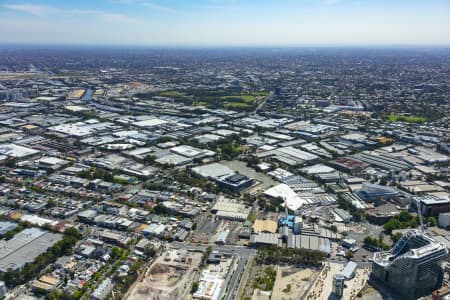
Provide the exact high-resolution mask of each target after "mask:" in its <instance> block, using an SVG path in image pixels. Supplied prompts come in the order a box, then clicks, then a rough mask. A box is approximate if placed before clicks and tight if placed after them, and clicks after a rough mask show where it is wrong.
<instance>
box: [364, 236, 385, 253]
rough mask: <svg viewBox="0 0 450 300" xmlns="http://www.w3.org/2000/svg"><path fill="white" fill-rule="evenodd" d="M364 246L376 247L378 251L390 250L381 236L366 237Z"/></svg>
mask: <svg viewBox="0 0 450 300" xmlns="http://www.w3.org/2000/svg"><path fill="white" fill-rule="evenodd" d="M364 246H369V247H374V248H377V249H382V250H388V249H389V245H388V244H386V242H385V241H383V239H382V238H381V236H380V237H379V238H378V239H377V238H373V237H371V236H366V237H365V238H364Z"/></svg>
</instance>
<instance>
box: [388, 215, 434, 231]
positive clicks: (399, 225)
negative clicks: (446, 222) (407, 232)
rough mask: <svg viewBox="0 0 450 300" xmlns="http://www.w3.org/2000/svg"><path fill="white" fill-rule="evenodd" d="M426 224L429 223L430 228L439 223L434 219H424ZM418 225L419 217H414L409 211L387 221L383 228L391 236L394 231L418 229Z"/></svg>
mask: <svg viewBox="0 0 450 300" xmlns="http://www.w3.org/2000/svg"><path fill="white" fill-rule="evenodd" d="M424 222H425V223H428V224H429V225H430V226H436V223H437V222H436V219H435V218H434V217H429V218H424ZM418 225H419V217H418V216H414V215H412V214H410V213H409V212H407V211H402V212H401V213H400V214H398V215H396V216H394V217H393V218H392V219H390V220H389V221H387V222H386V223H385V224H384V225H383V228H384V230H385V231H386V232H387V233H388V234H391V233H392V231H393V230H396V229H406V228H416V227H417V226H418Z"/></svg>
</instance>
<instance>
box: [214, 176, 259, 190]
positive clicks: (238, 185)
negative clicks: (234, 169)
mask: <svg viewBox="0 0 450 300" xmlns="http://www.w3.org/2000/svg"><path fill="white" fill-rule="evenodd" d="M216 182H217V185H218V186H220V187H221V188H224V189H227V190H230V191H232V192H234V193H239V192H242V191H243V190H245V189H247V188H249V187H251V186H252V185H253V179H251V178H248V177H247V176H244V175H240V174H231V175H225V176H222V177H219V178H217V179H216Z"/></svg>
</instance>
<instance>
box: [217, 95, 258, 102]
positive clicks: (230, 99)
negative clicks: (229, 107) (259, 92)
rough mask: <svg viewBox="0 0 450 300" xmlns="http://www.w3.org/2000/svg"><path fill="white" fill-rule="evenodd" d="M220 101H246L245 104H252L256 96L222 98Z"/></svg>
mask: <svg viewBox="0 0 450 300" xmlns="http://www.w3.org/2000/svg"><path fill="white" fill-rule="evenodd" d="M220 99H222V100H228V101H244V102H245V103H250V102H253V101H255V99H256V96H253V95H239V96H223V97H220Z"/></svg>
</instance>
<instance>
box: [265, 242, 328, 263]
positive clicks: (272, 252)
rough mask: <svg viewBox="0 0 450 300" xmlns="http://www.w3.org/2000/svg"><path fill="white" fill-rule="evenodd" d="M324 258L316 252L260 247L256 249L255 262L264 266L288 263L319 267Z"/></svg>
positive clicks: (322, 254)
mask: <svg viewBox="0 0 450 300" xmlns="http://www.w3.org/2000/svg"><path fill="white" fill-rule="evenodd" d="M324 258H325V254H324V253H323V252H320V251H317V250H309V249H294V248H281V247H276V246H262V247H261V248H259V249H258V256H257V258H256V260H257V262H258V263H262V264H266V265H272V264H278V263H289V264H294V265H300V264H306V265H312V266H319V265H320V264H321V262H322V261H323V259H324Z"/></svg>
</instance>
